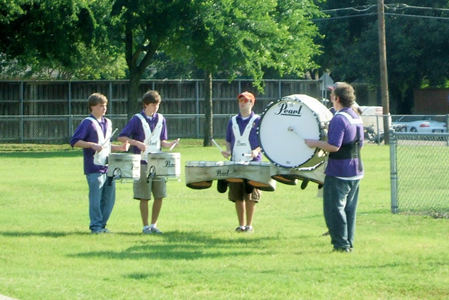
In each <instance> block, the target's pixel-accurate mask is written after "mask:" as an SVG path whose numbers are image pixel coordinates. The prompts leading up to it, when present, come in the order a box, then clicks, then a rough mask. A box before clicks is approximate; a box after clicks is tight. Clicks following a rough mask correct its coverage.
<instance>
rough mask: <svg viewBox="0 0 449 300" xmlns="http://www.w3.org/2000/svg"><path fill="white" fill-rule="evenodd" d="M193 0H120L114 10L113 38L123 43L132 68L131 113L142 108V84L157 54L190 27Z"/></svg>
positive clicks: (122, 45)
mask: <svg viewBox="0 0 449 300" xmlns="http://www.w3.org/2000/svg"><path fill="white" fill-rule="evenodd" d="M193 3H194V1H192V0H150V1H148V0H117V1H115V2H114V5H113V7H112V12H111V24H110V25H111V26H110V34H111V42H112V43H113V44H114V45H116V46H117V47H122V50H123V51H124V53H125V59H126V64H127V66H128V71H129V84H130V85H129V90H128V102H127V103H128V105H127V108H128V115H129V116H132V115H133V114H134V113H135V112H136V111H138V110H139V108H140V106H139V103H138V101H137V100H138V99H139V98H140V97H141V95H140V94H139V84H140V80H141V78H142V76H143V75H144V74H145V72H146V70H147V67H148V66H149V65H150V63H151V60H152V58H153V56H154V55H155V54H156V52H157V51H161V50H163V48H164V45H165V44H166V43H167V41H168V40H170V39H175V38H176V37H177V35H178V34H179V33H180V32H181V31H183V30H188V28H186V27H185V26H186V25H187V26H188V25H189V24H190V20H191V19H192V14H193V10H192V9H191V8H192V5H193Z"/></svg>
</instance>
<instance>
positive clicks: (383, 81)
mask: <svg viewBox="0 0 449 300" xmlns="http://www.w3.org/2000/svg"><path fill="white" fill-rule="evenodd" d="M377 15H378V19H379V33H378V35H379V64H380V88H381V95H382V107H383V115H384V117H383V119H384V141H385V144H386V145H387V144H390V119H391V118H390V98H389V96H388V72H387V47H386V42H385V10H384V0H377Z"/></svg>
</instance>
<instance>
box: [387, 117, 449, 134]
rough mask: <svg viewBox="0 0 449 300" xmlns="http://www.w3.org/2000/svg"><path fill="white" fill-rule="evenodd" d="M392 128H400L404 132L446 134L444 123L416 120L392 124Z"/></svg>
mask: <svg viewBox="0 0 449 300" xmlns="http://www.w3.org/2000/svg"><path fill="white" fill-rule="evenodd" d="M393 125H394V126H401V127H403V128H404V130H402V131H405V132H419V133H443V132H447V125H446V123H444V122H439V121H434V120H417V121H411V122H401V121H398V122H393Z"/></svg>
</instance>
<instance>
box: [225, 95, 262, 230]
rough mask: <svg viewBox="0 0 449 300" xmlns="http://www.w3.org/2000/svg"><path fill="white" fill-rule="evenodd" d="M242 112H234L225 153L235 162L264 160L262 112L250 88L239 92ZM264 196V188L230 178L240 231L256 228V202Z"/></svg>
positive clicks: (229, 124)
mask: <svg viewBox="0 0 449 300" xmlns="http://www.w3.org/2000/svg"><path fill="white" fill-rule="evenodd" d="M237 99H238V103H239V114H238V115H236V116H233V117H232V118H231V120H230V121H229V123H228V128H227V131H226V151H223V152H222V154H223V156H224V157H225V158H229V157H231V160H232V161H234V162H242V161H243V162H249V161H261V160H262V154H261V153H260V151H261V149H260V145H259V140H258V138H257V127H258V125H259V121H260V116H259V115H257V114H255V113H254V112H253V111H252V109H253V107H254V103H255V102H256V98H255V97H254V95H253V94H252V93H250V92H243V93H241V94H239V95H238V96H237ZM260 197H261V192H260V190H258V189H256V188H253V187H252V186H250V185H249V184H247V182H246V180H244V181H243V182H230V183H229V193H228V199H229V200H230V201H232V202H234V203H235V208H236V211H237V217H238V221H239V226H238V227H237V228H236V229H235V231H237V232H252V231H253V226H252V222H253V217H254V211H255V205H256V203H258V202H259V200H260Z"/></svg>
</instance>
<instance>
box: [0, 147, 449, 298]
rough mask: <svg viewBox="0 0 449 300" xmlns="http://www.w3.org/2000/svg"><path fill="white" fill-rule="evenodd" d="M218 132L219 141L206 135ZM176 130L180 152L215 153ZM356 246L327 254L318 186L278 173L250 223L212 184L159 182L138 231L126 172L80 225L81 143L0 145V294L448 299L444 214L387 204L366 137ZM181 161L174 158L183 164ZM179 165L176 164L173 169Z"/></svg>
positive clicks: (376, 153) (379, 165)
mask: <svg viewBox="0 0 449 300" xmlns="http://www.w3.org/2000/svg"><path fill="white" fill-rule="evenodd" d="M219 142H221V144H223V141H219ZM201 144H202V141H199V140H182V141H181V146H180V147H179V148H177V150H176V151H177V152H180V153H181V159H182V166H184V163H185V162H186V161H199V160H203V161H218V160H221V159H222V158H221V156H220V154H219V152H218V150H217V149H216V148H215V147H208V148H203V147H201ZM362 155H363V158H364V162H365V171H366V176H365V178H364V179H363V180H362V185H361V195H360V204H359V210H358V219H357V232H356V241H355V249H354V250H355V251H354V252H353V253H350V254H347V253H331V249H332V246H331V244H330V240H329V237H328V236H321V235H322V234H323V233H324V232H325V231H326V228H325V224H324V219H323V215H322V202H321V199H320V198H317V185H316V184H313V183H310V184H309V186H308V187H307V188H306V189H305V190H301V189H300V187H299V186H288V185H283V184H280V183H278V184H277V189H276V191H275V192H264V193H263V196H262V200H261V203H260V204H258V205H257V208H256V215H255V221H254V224H253V225H254V229H255V231H254V232H253V233H250V234H239V233H236V232H234V229H235V227H236V226H237V225H238V224H237V216H236V214H235V209H234V206H233V204H232V203H231V202H229V201H227V197H226V195H224V194H219V193H218V192H217V191H216V183H215V182H214V184H213V186H212V188H210V189H206V190H192V189H189V188H187V187H186V186H185V182H184V179H183V178H181V181H180V182H178V181H169V182H168V192H169V196H168V197H167V198H166V199H165V200H164V205H163V208H162V212H161V216H160V220H159V222H158V227H159V228H160V229H161V230H162V231H164V234H163V235H158V236H147V235H142V234H141V227H142V226H141V221H140V214H139V209H138V202H137V201H135V200H132V184H131V183H117V203H116V206H115V208H114V211H113V213H112V216H111V219H110V221H109V225H108V228H109V229H110V230H111V231H112V232H113V234H103V235H91V234H90V232H89V228H88V225H89V218H88V207H87V205H88V201H87V184H86V179H85V177H84V175H83V170H82V153H81V151H80V150H78V149H75V150H73V149H71V148H70V147H69V146H67V145H63V146H42V145H41V146H38V145H4V144H3V145H1V144H0V157H1V163H0V174H1V180H0V270H1V272H0V294H2V295H7V296H9V297H13V298H18V299H33V300H34V299H46V300H49V299H58V300H60V299H215V300H216V299H227V300H229V299H258V300H260V299H342V298H344V299H447V298H448V297H449V262H448V259H447V258H448V257H449V238H448V237H449V224H448V222H449V220H448V219H435V218H432V217H429V216H414V215H394V214H391V212H390V173H389V172H390V170H389V166H390V165H389V148H388V146H377V145H366V147H364V150H363V154H362ZM182 171H184V170H183V168H182ZM182 175H184V174H182ZM0 299H1V296H0Z"/></svg>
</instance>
